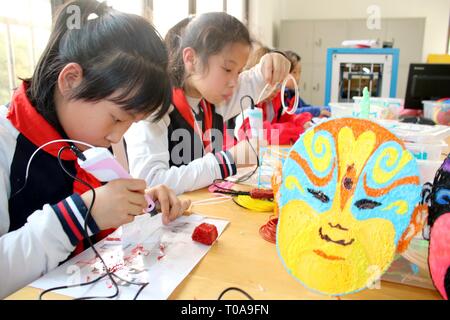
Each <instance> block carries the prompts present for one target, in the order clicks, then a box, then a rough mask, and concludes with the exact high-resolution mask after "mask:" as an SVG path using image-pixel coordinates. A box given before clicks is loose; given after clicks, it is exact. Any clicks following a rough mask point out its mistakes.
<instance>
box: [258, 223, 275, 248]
mask: <svg viewBox="0 0 450 320" xmlns="http://www.w3.org/2000/svg"><path fill="white" fill-rule="evenodd" d="M277 224H278V218H277V217H275V218H271V219H270V220H269V222H267V223H266V224H265V225H263V226H261V228H259V234H260V235H261V237H262V238H263V239H264V240H266V241H268V242H271V243H276V242H277Z"/></svg>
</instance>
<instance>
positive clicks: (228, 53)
mask: <svg viewBox="0 0 450 320" xmlns="http://www.w3.org/2000/svg"><path fill="white" fill-rule="evenodd" d="M249 55H250V46H249V45H245V44H243V43H231V44H228V45H226V46H225V47H224V48H223V49H222V51H221V53H220V57H221V58H222V59H223V60H224V62H226V63H229V64H240V63H242V60H245V62H247V59H248V56H249Z"/></svg>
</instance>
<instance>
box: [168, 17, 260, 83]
mask: <svg viewBox="0 0 450 320" xmlns="http://www.w3.org/2000/svg"><path fill="white" fill-rule="evenodd" d="M165 42H166V46H167V49H168V51H169V74H170V76H171V80H172V84H173V85H174V86H176V87H183V85H184V80H185V78H186V74H185V68H184V62H183V50H184V49H185V48H189V47H190V48H192V49H194V50H195V52H196V53H197V55H199V56H200V59H201V62H202V64H203V66H207V63H208V58H209V57H210V56H211V55H214V54H217V53H219V52H220V51H222V49H223V48H224V47H225V46H227V45H228V44H230V43H236V42H238V43H243V44H248V45H249V46H251V39H250V34H249V32H248V30H247V27H246V26H245V25H244V24H243V23H242V22H240V21H239V20H238V19H236V18H235V17H233V16H231V15H229V14H227V13H225V12H209V13H204V14H201V15H199V16H197V17H193V16H190V17H188V18H185V19H183V20H181V21H180V22H178V23H177V24H176V25H175V26H173V27H172V28H171V29H170V30H169V32H168V33H167V35H166V38H165Z"/></svg>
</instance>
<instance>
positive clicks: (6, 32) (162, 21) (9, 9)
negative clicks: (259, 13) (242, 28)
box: [0, 0, 248, 104]
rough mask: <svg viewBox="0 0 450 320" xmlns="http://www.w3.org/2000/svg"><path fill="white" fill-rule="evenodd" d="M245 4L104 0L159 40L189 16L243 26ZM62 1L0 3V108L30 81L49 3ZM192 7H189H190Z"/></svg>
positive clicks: (230, 0)
mask: <svg viewBox="0 0 450 320" xmlns="http://www.w3.org/2000/svg"><path fill="white" fill-rule="evenodd" d="M247 1H248V0H127V1H124V0H107V3H108V5H110V6H112V7H113V8H115V9H117V10H120V11H123V12H127V13H134V14H138V15H142V16H145V17H147V18H151V19H152V21H153V24H154V25H155V27H156V29H157V30H158V31H159V33H160V34H161V36H162V37H164V36H165V35H166V33H167V31H168V30H169V29H170V28H171V27H172V26H174V25H175V24H176V23H177V22H179V21H180V20H182V19H184V18H186V17H187V16H188V15H189V12H194V13H196V14H200V13H204V12H211V11H224V10H226V11H227V12H228V13H229V14H231V15H233V16H235V17H236V18H238V19H240V20H241V21H243V22H245V18H246V2H247ZM52 2H53V3H56V4H59V3H63V2H64V1H62V0H14V1H0V104H3V103H5V102H7V101H9V99H10V97H11V93H12V90H13V89H14V88H15V87H17V85H18V84H19V83H20V80H19V78H27V77H30V76H31V75H32V73H33V70H34V68H35V66H36V64H37V62H38V60H39V57H40V55H41V53H42V51H43V50H44V48H45V46H46V45H47V42H48V38H49V36H50V29H51V24H52V6H51V3H52ZM190 6H192V7H190Z"/></svg>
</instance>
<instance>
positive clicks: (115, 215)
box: [81, 179, 148, 230]
mask: <svg viewBox="0 0 450 320" xmlns="http://www.w3.org/2000/svg"><path fill="white" fill-rule="evenodd" d="M146 186H147V184H146V183H145V181H144V180H138V179H118V180H114V181H111V182H109V183H107V184H105V185H104V186H102V187H99V188H96V189H95V195H96V197H95V203H94V206H93V208H92V212H91V214H92V218H93V219H94V220H95V222H96V223H97V226H98V227H99V228H100V230H106V229H110V228H118V227H120V226H121V225H124V224H127V223H130V222H132V221H133V220H134V218H135V216H138V215H141V214H143V213H144V210H145V209H146V208H147V206H148V204H147V201H146V200H145V196H144V194H145V193H144V192H145V188H146ZM92 197H93V193H92V192H91V191H88V192H86V193H84V194H83V195H82V196H81V199H83V201H84V203H85V204H86V206H87V207H88V208H89V206H90V205H91V202H92Z"/></svg>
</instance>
